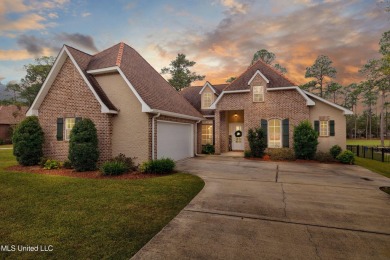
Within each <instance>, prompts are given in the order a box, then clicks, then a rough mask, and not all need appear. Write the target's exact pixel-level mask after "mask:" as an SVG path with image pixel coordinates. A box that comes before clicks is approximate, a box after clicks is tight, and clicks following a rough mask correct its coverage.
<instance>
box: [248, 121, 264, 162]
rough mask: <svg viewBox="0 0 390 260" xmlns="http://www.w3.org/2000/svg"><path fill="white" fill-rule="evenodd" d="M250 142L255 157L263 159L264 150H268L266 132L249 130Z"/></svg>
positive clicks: (259, 129)
mask: <svg viewBox="0 0 390 260" xmlns="http://www.w3.org/2000/svg"><path fill="white" fill-rule="evenodd" d="M247 138H248V142H249V147H250V148H251V154H252V156H253V157H260V158H261V157H263V155H264V150H265V148H267V141H266V138H265V132H264V129H262V128H259V127H258V128H251V129H249V130H248V135H247Z"/></svg>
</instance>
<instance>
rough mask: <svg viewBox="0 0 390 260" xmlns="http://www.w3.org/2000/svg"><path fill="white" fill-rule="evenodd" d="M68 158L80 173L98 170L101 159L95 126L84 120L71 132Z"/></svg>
mask: <svg viewBox="0 0 390 260" xmlns="http://www.w3.org/2000/svg"><path fill="white" fill-rule="evenodd" d="M68 158H69V160H70V162H71V164H72V165H73V167H74V169H75V170H76V171H78V172H82V171H92V170H95V169H96V163H97V161H98V159H99V150H98V139H97V132H96V127H95V124H94V123H93V122H92V120H91V119H88V118H84V119H82V120H80V121H79V122H77V123H76V124H75V125H74V127H73V129H72V131H71V132H70V141H69V155H68Z"/></svg>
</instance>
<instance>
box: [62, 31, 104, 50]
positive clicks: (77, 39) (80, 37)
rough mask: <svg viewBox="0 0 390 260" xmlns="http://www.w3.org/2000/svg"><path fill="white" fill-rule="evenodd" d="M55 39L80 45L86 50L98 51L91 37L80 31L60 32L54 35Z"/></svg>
mask: <svg viewBox="0 0 390 260" xmlns="http://www.w3.org/2000/svg"><path fill="white" fill-rule="evenodd" d="M55 39H56V40H57V41H60V42H62V43H69V44H70V45H72V44H75V45H77V46H78V47H82V48H84V49H87V50H91V51H94V52H98V49H97V48H96V45H95V42H94V40H93V38H92V37H91V36H89V35H85V34H81V33H73V34H69V33H61V34H58V35H56V37H55Z"/></svg>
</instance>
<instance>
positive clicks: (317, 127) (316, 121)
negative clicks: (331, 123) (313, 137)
mask: <svg viewBox="0 0 390 260" xmlns="http://www.w3.org/2000/svg"><path fill="white" fill-rule="evenodd" d="M314 130H315V131H316V132H317V133H320V121H318V120H315V121H314Z"/></svg>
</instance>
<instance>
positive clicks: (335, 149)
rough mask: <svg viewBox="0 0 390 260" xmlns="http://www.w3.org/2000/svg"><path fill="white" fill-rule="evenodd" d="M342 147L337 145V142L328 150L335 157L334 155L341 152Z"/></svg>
mask: <svg viewBox="0 0 390 260" xmlns="http://www.w3.org/2000/svg"><path fill="white" fill-rule="evenodd" d="M341 151H342V149H341V147H340V146H338V145H337V144H336V145H333V146H332V148H330V150H329V152H330V154H331V155H332V156H333V158H334V159H336V157H337V156H338V155H339V154H340V153H341Z"/></svg>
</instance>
